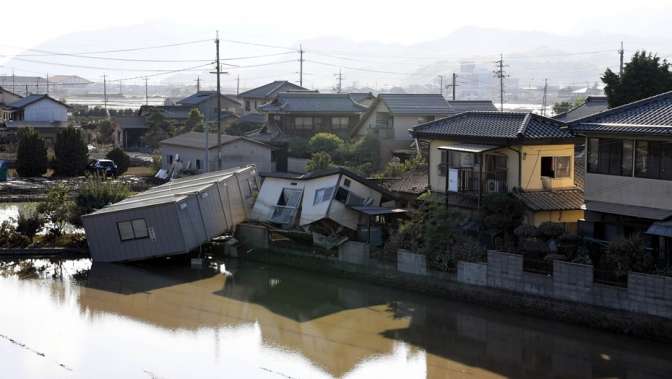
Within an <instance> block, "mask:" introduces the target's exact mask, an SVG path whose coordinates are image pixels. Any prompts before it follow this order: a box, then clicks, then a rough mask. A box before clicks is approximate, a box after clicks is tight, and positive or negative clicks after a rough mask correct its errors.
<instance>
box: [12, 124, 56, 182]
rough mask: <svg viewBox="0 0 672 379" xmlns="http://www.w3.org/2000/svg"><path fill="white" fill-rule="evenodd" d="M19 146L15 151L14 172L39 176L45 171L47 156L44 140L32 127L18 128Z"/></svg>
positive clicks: (27, 175) (47, 164)
mask: <svg viewBox="0 0 672 379" xmlns="http://www.w3.org/2000/svg"><path fill="white" fill-rule="evenodd" d="M18 134H19V146H18V150H17V152H16V172H17V173H18V174H19V176H25V177H32V176H41V175H42V174H44V173H45V172H47V168H48V167H49V158H48V157H47V146H46V144H45V143H44V140H43V139H42V138H41V137H40V136H39V135H38V134H37V132H36V131H35V130H34V129H33V128H25V129H20V130H19V133H18Z"/></svg>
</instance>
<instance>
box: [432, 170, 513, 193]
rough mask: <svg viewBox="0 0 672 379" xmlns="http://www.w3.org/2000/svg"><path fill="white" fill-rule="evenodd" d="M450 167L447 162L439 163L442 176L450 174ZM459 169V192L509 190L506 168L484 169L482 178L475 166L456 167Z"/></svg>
mask: <svg viewBox="0 0 672 379" xmlns="http://www.w3.org/2000/svg"><path fill="white" fill-rule="evenodd" d="M449 169H450V167H448V165H447V164H446V163H441V164H439V172H440V174H441V176H443V177H446V179H447V176H448V170H449ZM455 170H457V192H473V193H478V192H483V193H489V192H507V191H508V186H507V183H506V177H507V172H506V170H496V171H484V172H483V173H482V179H481V178H480V177H479V175H481V172H480V171H479V170H478V169H474V168H465V167H462V168H455Z"/></svg>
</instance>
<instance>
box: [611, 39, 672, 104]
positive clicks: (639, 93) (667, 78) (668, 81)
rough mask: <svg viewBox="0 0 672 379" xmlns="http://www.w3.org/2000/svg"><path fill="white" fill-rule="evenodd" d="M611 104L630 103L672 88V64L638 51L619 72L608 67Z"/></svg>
mask: <svg viewBox="0 0 672 379" xmlns="http://www.w3.org/2000/svg"><path fill="white" fill-rule="evenodd" d="M602 82H604V84H606V87H605V88H604V92H605V93H606V95H607V100H608V102H609V107H617V106H619V105H623V104H628V103H631V102H633V101H637V100H641V99H644V98H647V97H650V96H653V95H657V94H659V93H663V92H666V91H670V90H672V72H670V64H669V63H668V62H667V60H665V59H663V60H662V62H661V60H660V58H659V57H658V56H657V55H653V54H651V53H648V54H647V52H646V51H644V50H642V51H637V52H636V53H635V55H633V56H632V59H631V60H630V62H628V63H626V64H625V66H624V67H623V74H622V75H618V74H616V73H614V72H613V71H611V69H607V70H606V71H605V73H604V75H603V76H602Z"/></svg>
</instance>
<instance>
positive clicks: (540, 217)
mask: <svg viewBox="0 0 672 379" xmlns="http://www.w3.org/2000/svg"><path fill="white" fill-rule="evenodd" d="M583 217H584V211H583V210H580V209H577V210H571V211H540V212H530V216H529V218H528V223H530V224H532V225H534V226H539V225H541V224H543V223H544V222H546V221H550V222H559V223H565V224H576V222H577V221H578V220H581V219H583ZM568 227H569V229H570V230H568V231H571V232H576V225H573V226H569V225H568Z"/></svg>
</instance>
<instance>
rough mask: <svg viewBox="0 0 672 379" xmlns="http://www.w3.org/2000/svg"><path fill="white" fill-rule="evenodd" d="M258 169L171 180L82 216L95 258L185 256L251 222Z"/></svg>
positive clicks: (118, 259)
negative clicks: (211, 240) (249, 219)
mask: <svg viewBox="0 0 672 379" xmlns="http://www.w3.org/2000/svg"><path fill="white" fill-rule="evenodd" d="M257 189H258V177H257V175H256V169H255V168H254V166H249V167H245V168H236V169H231V170H225V171H215V172H210V173H207V174H202V175H197V176H189V177H185V178H181V179H176V180H173V181H170V182H168V183H166V184H163V185H160V186H157V187H154V188H152V189H150V190H147V191H145V192H142V193H139V194H137V195H134V196H131V197H129V198H127V199H125V200H122V201H120V202H118V203H115V204H112V205H108V206H106V207H104V208H102V209H100V210H98V211H95V212H93V213H91V214H88V215H85V216H83V217H82V220H83V223H84V229H85V230H86V239H87V242H88V245H89V251H90V254H91V258H92V259H93V260H94V261H100V262H120V261H133V260H141V259H148V258H153V257H162V256H170V255H179V254H186V253H189V252H190V251H192V250H194V249H196V248H198V247H199V246H201V245H202V244H203V243H205V242H207V241H209V240H210V239H212V238H214V237H217V236H219V235H222V234H223V233H227V232H231V231H233V229H234V228H235V226H236V225H238V224H239V223H241V222H243V221H245V220H247V217H248V215H249V212H250V209H251V206H252V203H253V202H254V193H255V192H256V191H257Z"/></svg>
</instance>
